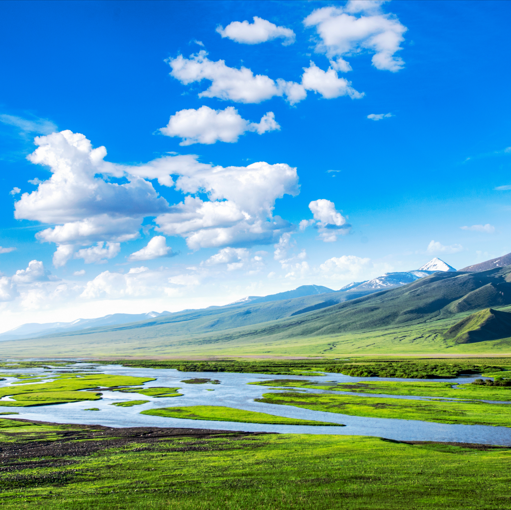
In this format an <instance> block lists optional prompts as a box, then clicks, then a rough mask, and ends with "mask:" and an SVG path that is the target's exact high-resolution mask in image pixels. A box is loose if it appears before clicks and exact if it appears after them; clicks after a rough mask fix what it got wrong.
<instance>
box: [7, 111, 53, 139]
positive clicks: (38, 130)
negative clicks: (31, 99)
mask: <svg viewBox="0 0 511 510" xmlns="http://www.w3.org/2000/svg"><path fill="white" fill-rule="evenodd" d="M0 122H1V123H2V124H6V125H8V126H14V127H16V128H18V129H19V130H20V132H21V134H24V135H25V134H32V133H34V134H42V135H48V134H50V133H53V132H55V131H56V130H57V126H56V125H55V124H54V123H53V122H51V121H50V120H48V119H38V118H35V119H32V120H30V119H24V118H23V117H18V116H16V115H6V114H0Z"/></svg>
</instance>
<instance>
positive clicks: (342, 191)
mask: <svg viewBox="0 0 511 510" xmlns="http://www.w3.org/2000/svg"><path fill="white" fill-rule="evenodd" d="M510 16H511V3H509V2H501V1H498V2H492V1H486V0H485V1H468V2H464V1H431V2H429V1H424V0H421V1H406V2H404V1H389V2H383V1H362V0H360V1H358V0H353V1H352V0H350V1H348V2H315V1H308V2H298V1H297V2H293V1H286V2H283V1H259V2H245V1H236V2H234V1H230V2H222V1H205V2H200V1H183V2H180V1H171V2H163V1H157V2H150V1H144V2H136V1H129V2H123V1H117V2H94V1H87V2H80V1H75V2H58V1H57V2H45V1H37V2H28V1H27V2H9V1H4V2H0V46H1V47H2V52H0V68H1V69H2V79H1V80H0V168H1V173H0V193H1V196H2V197H3V198H2V200H1V201H0V221H1V223H0V271H1V273H0V331H6V330H9V329H11V328H14V327H17V326H19V325H21V324H24V323H29V322H55V321H71V320H75V319H78V318H90V317H99V316H103V315H106V314H109V313H119V312H122V313H143V312H149V311H152V310H154V311H158V312H161V311H164V310H168V311H178V310H182V309H188V308H201V307H206V306H213V305H225V304H227V303H231V302H234V301H236V300H238V299H242V298H243V297H245V296H249V295H267V294H272V293H276V292H282V291H286V290H290V289H293V288H296V287H298V286H300V285H309V284H316V285H324V286H327V287H329V288H332V289H335V290H337V289H339V288H340V287H342V286H344V285H346V284H348V283H350V282H353V281H362V280H367V279H370V278H373V277H376V276H380V275H382V274H384V273H386V272H391V271H406V270H412V269H417V268H418V267H420V266H421V265H423V264H425V263H426V262H428V261H429V260H430V259H432V258H433V257H439V258H441V259H442V260H444V261H446V262H447V263H448V264H450V265H452V266H454V267H456V268H458V269H459V268H463V267H465V266H468V265H471V264H474V263H477V262H481V261H484V260H487V259H490V258H494V257H498V256H501V255H504V254H506V253H509V252H511V241H510V234H511V227H510V226H509V218H510V215H511V173H510V170H511V101H510V97H511V94H510V89H509V83H510V82H511V67H510V66H509V62H508V56H509V54H510V53H511V38H509V28H508V27H509V19H510Z"/></svg>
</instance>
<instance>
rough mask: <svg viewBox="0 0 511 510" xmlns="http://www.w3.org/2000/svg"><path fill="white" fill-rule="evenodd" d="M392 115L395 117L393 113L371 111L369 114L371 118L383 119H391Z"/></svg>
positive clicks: (375, 119)
mask: <svg viewBox="0 0 511 510" xmlns="http://www.w3.org/2000/svg"><path fill="white" fill-rule="evenodd" d="M390 117H393V115H392V113H371V114H370V115H368V116H367V118H368V119H369V120H374V121H378V120H382V119H389V118H390Z"/></svg>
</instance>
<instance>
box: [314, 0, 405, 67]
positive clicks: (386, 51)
mask: <svg viewBox="0 0 511 510" xmlns="http://www.w3.org/2000/svg"><path fill="white" fill-rule="evenodd" d="M382 4H383V2H364V1H357V0H352V1H349V2H348V3H347V4H346V5H345V6H342V7H322V8H320V9H316V10H315V11H313V12H312V13H311V14H310V15H309V16H307V18H306V19H305V20H304V24H305V26H307V27H315V28H316V31H317V35H318V37H319V42H318V44H317V46H316V51H318V52H320V53H325V54H326V55H327V57H328V58H330V59H332V60H335V59H338V58H339V57H340V58H342V59H343V62H345V60H344V57H349V56H352V55H356V54H359V53H363V52H368V53H373V57H372V64H373V66H374V67H376V68H377V69H380V70H387V71H392V72H396V71H399V70H400V69H402V67H403V65H404V63H403V60H402V59H401V58H400V57H398V56H396V53H397V52H398V51H399V50H401V43H402V42H403V40H404V37H403V34H404V33H405V32H406V30H407V28H406V27H405V26H404V25H402V24H401V23H400V21H399V20H398V19H397V17H396V16H394V15H392V14H385V13H384V12H383V11H382V9H381V5H382ZM341 65H344V64H342V63H341Z"/></svg>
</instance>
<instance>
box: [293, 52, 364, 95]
mask: <svg viewBox="0 0 511 510" xmlns="http://www.w3.org/2000/svg"><path fill="white" fill-rule="evenodd" d="M302 84H303V86H304V88H305V89H306V90H312V91H314V92H318V93H319V94H321V95H322V96H323V97H324V98H325V99H332V98H335V97H340V96H346V95H348V96H350V97H351V98H352V99H360V98H361V97H363V96H364V94H361V93H360V92H357V91H356V90H355V89H354V88H353V87H351V82H349V81H348V80H346V79H344V78H339V76H338V75H337V71H335V70H334V69H332V68H331V67H329V68H328V70H327V71H323V70H322V69H320V68H319V67H317V66H316V64H314V62H312V61H311V62H310V65H309V67H308V68H306V69H305V68H304V73H303V76H302Z"/></svg>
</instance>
